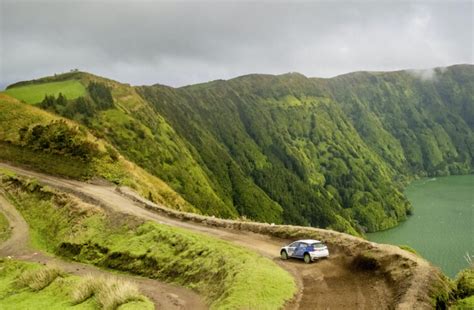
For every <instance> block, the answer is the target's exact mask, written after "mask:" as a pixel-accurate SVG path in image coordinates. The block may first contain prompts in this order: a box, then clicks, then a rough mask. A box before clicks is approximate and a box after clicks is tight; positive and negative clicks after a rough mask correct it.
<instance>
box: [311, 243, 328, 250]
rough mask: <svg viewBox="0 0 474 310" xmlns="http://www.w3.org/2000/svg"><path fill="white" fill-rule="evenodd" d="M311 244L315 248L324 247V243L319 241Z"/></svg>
mask: <svg viewBox="0 0 474 310" xmlns="http://www.w3.org/2000/svg"><path fill="white" fill-rule="evenodd" d="M312 246H313V247H315V248H317V249H320V248H324V247H326V245H324V243H321V242H317V243H313V244H312Z"/></svg>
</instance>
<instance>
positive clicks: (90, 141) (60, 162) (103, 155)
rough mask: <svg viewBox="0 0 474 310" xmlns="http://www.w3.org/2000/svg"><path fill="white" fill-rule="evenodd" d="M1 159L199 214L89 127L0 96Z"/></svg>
mask: <svg viewBox="0 0 474 310" xmlns="http://www.w3.org/2000/svg"><path fill="white" fill-rule="evenodd" d="M0 111H1V113H0V145H1V147H0V158H1V159H2V160H7V161H10V162H14V163H18V164H22V165H27V166H30V167H33V168H35V169H38V170H41V171H45V172H48V173H53V174H58V175H63V176H67V177H71V178H78V179H89V178H92V177H102V178H104V179H106V180H109V181H111V182H114V183H116V184H120V185H126V186H130V187H132V188H134V189H135V190H137V191H138V192H140V194H141V195H143V196H144V197H149V198H151V199H152V200H155V201H156V202H160V203H164V204H166V205H168V206H169V207H172V208H176V209H180V210H183V211H184V210H187V211H191V212H198V211H197V210H196V209H195V208H194V207H192V206H191V205H190V204H189V203H188V202H186V201H185V200H184V199H183V198H182V197H181V196H180V195H179V194H177V193H176V192H175V191H174V190H172V189H171V188H170V187H169V186H168V185H167V184H166V183H165V182H163V181H162V180H160V179H159V178H157V177H155V176H153V175H151V174H149V173H147V172H146V171H145V170H143V169H142V168H140V167H138V166H136V165H135V164H133V163H131V162H129V161H127V160H125V159H124V158H123V157H122V156H120V154H119V153H118V152H117V151H116V150H115V148H114V147H112V146H111V145H110V144H109V143H107V142H105V141H103V140H101V139H98V138H96V137H95V136H93V135H92V134H91V133H90V132H89V131H88V130H87V129H86V128H85V127H83V126H80V125H79V124H77V123H75V122H73V121H70V120H67V119H64V118H61V117H59V116H57V115H54V114H51V113H48V112H46V111H43V110H41V109H39V108H37V107H34V106H30V105H25V104H23V103H21V102H19V101H18V100H16V99H14V98H12V97H10V96H7V95H5V94H0Z"/></svg>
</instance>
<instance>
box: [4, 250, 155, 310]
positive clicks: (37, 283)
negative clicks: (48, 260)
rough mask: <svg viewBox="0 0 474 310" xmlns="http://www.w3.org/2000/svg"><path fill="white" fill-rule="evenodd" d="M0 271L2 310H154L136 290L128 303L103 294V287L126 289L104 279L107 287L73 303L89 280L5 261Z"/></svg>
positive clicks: (108, 294) (111, 293)
mask: <svg viewBox="0 0 474 310" xmlns="http://www.w3.org/2000/svg"><path fill="white" fill-rule="evenodd" d="M0 269H1V270H2V272H1V273H0V308H2V309H39V308H42V309H91V310H92V309H117V308H118V309H130V310H133V309H154V307H153V304H152V303H151V302H150V301H149V300H148V299H147V298H146V297H144V296H143V295H141V294H140V293H139V292H138V291H136V288H135V291H134V292H133V293H134V294H133V296H131V295H130V294H128V296H126V297H129V299H128V300H127V299H123V298H122V297H123V296H118V295H117V294H113V292H111V290H106V291H105V287H106V286H107V285H109V286H110V285H115V286H118V285H119V286H121V287H123V286H124V285H125V286H127V287H129V286H130V284H127V283H118V282H117V281H116V280H114V279H107V284H104V285H102V286H101V287H99V289H97V290H96V291H93V292H92V294H89V295H88V296H83V298H82V300H77V299H76V298H75V297H76V296H77V295H79V294H80V293H82V292H84V290H85V288H87V287H90V286H92V285H91V281H90V278H89V277H86V278H85V279H82V278H80V277H76V276H72V275H69V274H66V273H64V272H63V271H61V270H60V269H58V268H54V267H43V266H42V265H40V264H36V263H26V262H21V261H16V260H11V259H5V258H2V259H0ZM101 281H102V282H103V281H104V280H102V279H101V278H97V277H96V278H95V281H94V283H96V282H101ZM99 284H103V283H99ZM95 286H97V285H95ZM102 291H103V292H102ZM121 292H122V293H123V292H124V290H121ZM104 293H107V294H104ZM106 295H107V296H106ZM121 295H123V294H121ZM130 297H133V298H130Z"/></svg>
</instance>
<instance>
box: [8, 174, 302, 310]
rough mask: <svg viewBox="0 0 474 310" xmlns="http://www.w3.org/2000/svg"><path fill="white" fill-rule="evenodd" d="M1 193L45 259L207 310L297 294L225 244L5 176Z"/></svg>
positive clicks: (264, 262) (265, 263)
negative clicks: (185, 293)
mask: <svg viewBox="0 0 474 310" xmlns="http://www.w3.org/2000/svg"><path fill="white" fill-rule="evenodd" d="M0 186H2V187H3V188H4V189H5V191H6V192H7V197H8V199H9V200H10V201H11V202H12V203H14V205H15V207H16V208H17V209H18V210H19V211H20V212H21V213H22V215H23V217H24V218H25V220H26V221H27V222H28V224H29V227H30V229H31V241H32V244H33V246H35V247H37V248H40V249H43V250H46V251H48V252H50V253H54V254H56V255H59V256H63V257H67V258H70V259H73V260H76V261H80V262H85V263H89V264H95V265H98V266H102V267H106V268H111V269H116V270H121V271H127V272H130V273H133V274H138V275H143V276H146V277H150V278H156V279H160V280H164V281H170V282H174V283H176V284H179V285H182V286H186V287H189V288H191V289H194V290H196V291H197V292H199V293H200V294H201V295H203V296H205V297H206V298H207V301H208V303H209V304H210V306H211V308H213V309H244V308H248V309H255V308H261V309H278V308H280V307H281V306H282V305H283V304H284V303H285V301H286V300H289V299H290V298H291V297H292V296H293V294H294V292H295V290H296V286H295V283H294V280H293V278H292V277H291V276H290V275H289V274H288V273H287V272H286V271H284V270H283V269H282V268H280V267H278V266H277V265H276V264H275V263H274V262H272V261H271V260H269V259H267V258H263V257H261V256H260V255H257V254H255V253H254V252H251V251H248V250H246V249H244V248H241V247H237V246H233V245H231V244H229V243H228V242H225V241H221V240H219V239H216V238H212V237H208V236H206V235H202V234H196V233H192V232H189V231H186V230H183V229H178V228H173V227H169V226H167V225H161V224H156V223H151V222H143V221H142V220H140V219H137V218H135V217H132V216H126V215H122V214H116V213H113V212H111V211H105V210H103V209H101V208H97V207H94V206H91V205H87V204H84V203H82V202H79V201H77V200H75V199H73V198H71V197H70V196H68V195H65V194H62V193H58V192H56V191H54V190H51V189H49V188H48V187H43V186H41V185H39V184H37V183H36V182H35V181H34V180H31V179H23V178H19V177H16V176H14V175H11V174H10V175H5V174H3V175H2V174H0ZM256 288H258V290H257V289H256Z"/></svg>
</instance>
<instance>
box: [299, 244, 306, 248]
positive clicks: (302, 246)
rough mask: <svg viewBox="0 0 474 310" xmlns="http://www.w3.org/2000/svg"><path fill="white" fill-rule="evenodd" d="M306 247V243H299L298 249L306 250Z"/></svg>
mask: <svg viewBox="0 0 474 310" xmlns="http://www.w3.org/2000/svg"><path fill="white" fill-rule="evenodd" d="M307 246H308V245H307V244H306V243H300V244H299V246H298V248H306V247H307Z"/></svg>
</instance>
